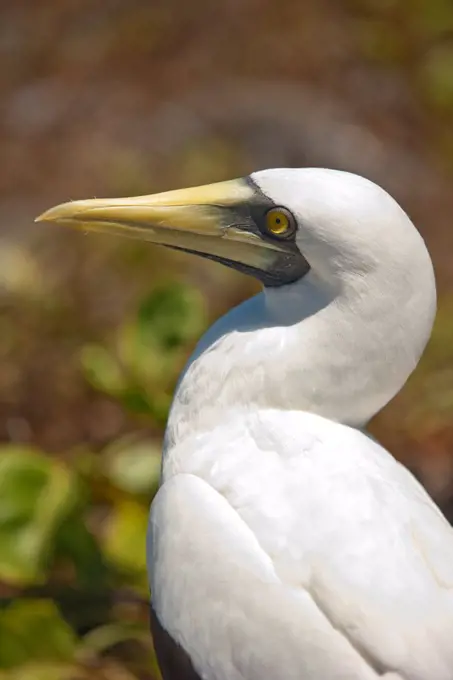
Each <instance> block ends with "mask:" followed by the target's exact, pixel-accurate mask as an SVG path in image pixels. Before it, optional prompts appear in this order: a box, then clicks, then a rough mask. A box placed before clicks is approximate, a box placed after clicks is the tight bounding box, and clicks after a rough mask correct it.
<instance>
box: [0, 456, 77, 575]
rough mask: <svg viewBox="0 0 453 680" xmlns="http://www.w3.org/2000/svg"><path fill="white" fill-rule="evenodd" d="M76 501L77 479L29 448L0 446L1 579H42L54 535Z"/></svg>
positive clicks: (56, 463)
mask: <svg viewBox="0 0 453 680" xmlns="http://www.w3.org/2000/svg"><path fill="white" fill-rule="evenodd" d="M77 499H78V486H77V482H76V477H75V475H74V474H72V473H71V472H70V471H69V470H68V469H67V468H66V467H64V466H63V465H62V464H61V463H59V462H57V461H56V460H54V459H52V458H49V457H47V456H45V455H43V454H40V453H39V452H37V451H35V450H33V449H31V448H30V449H27V448H23V447H20V446H13V445H11V446H4V447H0V578H2V579H3V580H5V581H7V582H10V583H16V584H29V583H34V582H39V581H41V580H42V579H43V578H44V575H45V572H46V567H47V566H48V564H49V560H50V557H51V554H52V549H53V540H54V537H55V535H56V533H57V531H58V529H59V527H60V526H61V524H62V523H63V521H64V520H65V518H66V517H67V516H68V514H69V513H70V512H71V510H72V509H73V508H74V507H75V505H76V503H77Z"/></svg>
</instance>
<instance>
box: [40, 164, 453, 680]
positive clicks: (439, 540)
mask: <svg viewBox="0 0 453 680" xmlns="http://www.w3.org/2000/svg"><path fill="white" fill-rule="evenodd" d="M39 219H41V220H45V221H51V222H60V223H62V224H68V225H72V226H77V227H80V228H81V229H83V230H86V229H93V230H98V231H108V232H112V231H114V232H119V233H124V234H127V235H130V236H135V237H138V238H141V239H144V240H148V241H152V242H154V243H158V244H161V245H165V246H168V247H170V248H175V249H179V250H184V251H187V252H190V253H196V254H198V255H201V256H202V257H207V258H210V259H212V260H216V261H218V262H222V263H224V264H226V265H228V266H229V267H233V268H235V269H238V270H240V271H242V272H246V273H248V274H251V275H252V276H255V277H257V278H258V279H259V280H260V281H261V282H262V284H263V287H264V289H263V292H262V293H260V294H258V295H256V296H255V297H253V298H251V299H250V300H248V301H247V302H245V303H244V304H241V305H239V306H238V307H236V308H235V309H233V310H232V311H231V312H229V313H228V314H226V316H224V317H223V318H221V319H220V320H219V321H217V323H215V324H214V326H213V327H212V328H211V329H210V330H208V332H207V333H206V335H205V336H204V337H203V338H202V340H201V341H200V343H199V345H198V347H197V348H196V350H195V353H194V355H193V356H192V358H191V359H190V361H189V363H188V365H187V367H186V369H185V371H184V373H183V375H182V377H181V379H180V381H179V385H178V387H177V390H176V393H175V396H174V401H173V405H172V408H171V412H170V416H169V419H168V425H167V430H166V434H165V441H164V452H163V464H162V479H161V486H160V489H159V491H158V493H157V495H156V497H155V498H154V501H153V503H152V508H151V514H150V523H149V539H148V545H147V555H148V564H149V576H150V585H151V591H152V628H153V632H154V637H155V643H156V650H157V655H158V659H159V662H160V665H161V669H162V673H163V677H164V679H165V680H187V679H189V678H190V679H191V680H200V679H202V680H277V679H279V680H340V679H341V680H371V679H375V678H386V679H387V680H452V679H453V530H452V528H451V527H450V525H449V524H448V522H447V521H446V519H445V518H444V516H443V515H442V513H441V512H440V510H439V509H438V508H437V506H436V505H435V504H434V503H433V501H432V500H431V499H430V497H429V496H428V494H427V493H426V492H425V490H424V489H423V488H422V486H421V485H420V484H419V483H418V482H417V481H416V479H415V478H414V477H413V476H412V475H411V474H410V472H409V471H408V470H406V469H405V468H404V467H403V466H402V465H400V464H399V463H398V462H397V461H396V460H395V459H394V458H393V457H392V456H391V455H390V453H388V452H387V451H386V450H385V449H384V448H382V447H381V446H380V445H379V443H377V442H376V441H375V440H374V439H373V438H371V437H370V436H369V435H368V434H367V433H366V431H365V426H366V424H367V422H368V421H369V420H370V418H372V416H374V414H375V413H377V412H378V411H379V410H380V409H381V408H382V407H383V406H384V405H385V404H387V402H388V401H389V400H390V399H392V397H393V396H394V395H395V394H396V393H397V392H398V391H399V390H400V389H401V387H402V386H403V385H404V383H405V382H406V380H407V378H408V377H409V375H410V374H411V373H412V371H413V370H414V368H415V367H416V365H417V363H418V361H419V359H420V356H421V354H422V352H423V350H424V347H425V345H426V343H427V341H428V338H429V336H430V333H431V328H432V324H433V319H434V316H435V309H436V290H435V280H434V274H433V268H432V263H431V260H430V257H429V254H428V252H427V249H426V247H425V245H424V242H423V240H422V238H421V236H420V234H419V233H418V231H417V230H416V229H415V227H414V226H413V224H412V222H411V221H410V219H409V217H408V216H407V215H406V213H405V212H404V211H403V210H402V209H401V208H400V206H399V205H398V204H397V203H396V202H395V200H393V198H391V197H390V196H389V195H388V194H387V193H386V192H385V191H384V190H383V189H381V188H380V187H378V186H377V185H375V184H374V183H372V182H370V181H368V180H366V179H364V178H362V177H359V176H356V175H353V174H349V173H345V172H340V171H334V170H326V169H319V168H304V169H272V170H264V171H259V172H255V173H253V174H252V175H251V176H249V177H247V178H246V179H240V180H233V181H227V182H221V183H217V184H212V185H208V186H203V187H197V188H190V189H184V190H178V191H170V192H166V193H160V194H157V195H152V196H142V197H134V198H125V199H105V200H103V199H94V200H86V201H74V202H71V203H66V204H63V205H60V206H57V207H56V208H52V209H51V210H49V211H48V212H46V213H44V214H43V215H42V216H41V218H39Z"/></svg>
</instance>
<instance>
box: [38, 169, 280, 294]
mask: <svg viewBox="0 0 453 680" xmlns="http://www.w3.org/2000/svg"><path fill="white" fill-rule="evenodd" d="M271 206H272V202H271V201H270V200H269V199H267V198H266V197H265V196H263V195H262V194H261V193H260V192H258V191H257V189H256V188H255V187H254V185H253V183H252V182H249V181H248V180H247V179H239V180H230V181H227V182H219V183H216V184H209V185H206V186H200V187H194V188H190V189H180V190H177V191H168V192H164V193H159V194H154V195H150V196H136V197H132V198H115V199H101V198H96V199H89V200H82V201H72V202H69V203H63V204H61V205H58V206H56V207H54V208H51V209H50V210H47V211H46V212H44V213H43V214H42V215H40V216H39V217H38V218H37V220H36V221H43V222H56V223H58V224H62V225H69V226H72V227H77V228H78V229H81V230H83V231H102V232H114V233H119V234H124V235H126V236H132V237H135V238H139V239H143V240H145V241H151V242H153V243H158V244H160V245H165V246H168V247H170V248H174V249H178V250H185V251H188V252H192V253H197V254H199V255H202V256H204V257H208V258H210V259H213V260H217V261H219V262H222V263H224V264H227V265H229V266H231V267H234V268H235V269H239V270H242V271H246V272H247V273H251V274H255V275H256V276H257V277H258V278H260V279H261V280H262V281H263V282H264V283H266V277H269V276H270V277H271V278H272V276H273V274H272V271H273V270H274V268H275V265H276V262H277V260H279V259H280V258H281V257H282V256H283V257H286V256H287V255H288V246H287V244H285V243H280V242H278V241H271V240H268V239H265V238H263V235H262V234H261V232H260V230H259V228H258V226H257V221H258V220H257V216H258V217H260V215H261V216H262V215H263V214H265V212H266V210H267V209H268V208H269V207H271ZM270 285H272V284H270Z"/></svg>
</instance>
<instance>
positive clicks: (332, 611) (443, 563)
mask: <svg viewBox="0 0 453 680" xmlns="http://www.w3.org/2000/svg"><path fill="white" fill-rule="evenodd" d="M299 420H300V419H299ZM279 422H280V423H281V422H282V419H281V418H280V419H279ZM274 425H275V427H271V428H270V429H269V430H268V432H271V434H270V435H268V436H267V439H266V435H265V430H266V419H261V423H260V435H259V436H260V441H261V442H266V447H267V448H269V447H270V446H271V445H272V443H271V442H272V440H273V446H274V449H275V450H278V451H279V461H280V462H279V465H280V470H281V472H280V474H277V470H276V471H275V473H274V475H273V479H274V481H273V482H272V484H269V485H268V487H267V488H268V499H267V500H266V501H264V503H265V505H264V506H263V507H266V504H267V506H268V507H270V508H273V509H274V510H273V512H272V513H269V512H268V513H267V516H266V515H265V514H263V511H262V509H261V510H260V513H258V512H255V514H253V513H250V511H249V510H247V503H246V502H244V499H242V500H241V501H240V503H239V504H238V505H237V507H238V510H239V512H240V513H242V514H243V515H244V516H247V517H248V522H249V523H250V524H251V525H252V526H253V528H254V531H255V534H256V535H257V536H258V538H259V541H260V543H261V544H262V545H264V546H265V547H266V550H267V552H268V554H272V559H273V564H274V567H275V570H276V573H277V574H278V576H279V577H280V578H281V580H282V581H283V582H285V583H286V584H290V585H292V587H293V588H295V589H297V587H298V583H299V584H300V586H301V587H302V588H303V589H304V590H305V592H307V593H309V595H310V597H311V600H312V601H313V602H314V603H315V604H316V606H317V607H318V610H319V611H320V612H322V613H323V614H324V616H325V617H326V619H327V620H328V621H329V622H330V625H331V626H332V627H333V628H334V629H335V630H337V631H338V632H341V634H342V635H344V637H345V639H347V640H348V641H349V642H350V644H351V645H352V646H353V647H354V648H355V649H356V650H357V652H358V653H360V655H361V656H362V658H363V659H365V660H367V662H368V663H369V665H370V666H371V667H372V668H374V669H375V671H376V672H377V673H384V672H389V673H390V672H393V673H397V674H399V675H401V677H403V678H405V679H406V680H452V679H453V644H452V640H453V638H452V633H453V529H452V528H451V527H450V525H449V524H448V523H447V521H446V520H445V518H444V517H443V515H442V514H441V513H440V511H439V510H438V508H437V507H436V506H435V505H434V503H433V502H432V500H431V499H430V498H429V496H428V495H427V493H426V492H425V491H424V489H423V488H422V487H421V485H420V484H419V483H418V482H417V481H416V480H415V478H414V477H413V476H412V475H411V474H410V473H409V472H408V471H407V470H406V469H405V468H404V467H403V466H401V465H400V464H399V463H397V462H396V461H395V460H394V459H393V457H392V456H390V455H389V454H388V453H387V452H386V451H385V450H384V449H382V447H380V446H379V445H378V444H377V443H376V442H374V441H372V440H371V439H370V438H369V437H367V436H366V435H364V434H363V433H361V432H359V431H357V430H353V429H351V428H347V427H344V426H341V425H337V424H335V423H330V422H329V421H327V422H326V421H325V420H323V419H316V418H314V417H313V418H312V417H308V418H307V422H306V423H305V425H304V426H303V427H302V430H303V432H304V435H303V436H302V439H298V436H297V435H296V434H294V433H296V432H298V429H297V425H296V423H291V422H290V420H289V419H288V420H287V421H286V422H285V428H284V430H283V429H282V428H281V426H280V425H279V426H277V425H276V424H274ZM279 428H280V429H279ZM310 428H311V430H310ZM299 430H300V422H299ZM288 432H289V433H292V434H289V435H288V434H287V433H288ZM255 440H256V441H257V437H255ZM261 454H262V460H263V461H264V459H265V454H264V452H263V451H261ZM282 461H283V462H282ZM263 464H264V463H262V465H263ZM245 474H247V473H245ZM254 474H255V476H256V475H257V472H256V471H255V473H254ZM250 483H251V482H250ZM279 486H280V487H281V488H280V490H279ZM274 494H277V495H276V496H275V495H274ZM235 502H237V501H235ZM256 507H258V505H257V504H256ZM275 508H278V509H279V512H280V513H281V515H282V516H283V518H284V521H282V520H281V518H280V519H279V521H278V522H277V523H275V515H276V514H278V513H275ZM244 511H245V514H244ZM274 523H275V527H276V528H275V530H273V529H272V525H273V524H274ZM275 538H278V541H276V540H274V539H275Z"/></svg>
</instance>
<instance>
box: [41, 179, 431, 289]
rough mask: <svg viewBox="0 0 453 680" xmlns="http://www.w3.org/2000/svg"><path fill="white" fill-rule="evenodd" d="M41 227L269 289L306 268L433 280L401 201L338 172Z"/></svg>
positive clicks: (86, 211) (189, 194) (110, 209)
mask: <svg viewBox="0 0 453 680" xmlns="http://www.w3.org/2000/svg"><path fill="white" fill-rule="evenodd" d="M38 220H43V221H49V222H58V223H61V224H67V225H70V226H73V227H78V228H79V229H82V230H84V231H88V230H94V231H105V232H116V233H119V234H124V235H126V236H131V237H134V238H139V239H143V240H145V241H151V242H154V243H157V244H160V245H164V246H167V247H169V248H173V249H178V250H183V251H186V252H190V253H195V254H198V255H201V256H203V257H207V258H209V259H212V260H215V261H218V262H221V263H223V264H225V265H228V266H230V267H232V268H234V269H237V270H239V271H242V272H244V273H248V274H251V275H252V276H255V277H256V278H258V279H259V280H260V281H261V282H262V283H263V284H264V285H265V286H266V287H269V288H275V287H281V286H284V285H287V284H291V283H294V282H295V281H298V280H299V279H302V278H303V277H304V276H305V275H306V274H307V273H308V272H309V271H310V270H313V271H314V272H315V273H316V274H317V275H319V277H320V278H321V279H323V280H324V281H326V283H332V284H337V283H341V282H344V281H348V280H349V279H350V278H351V277H354V276H356V275H358V276H359V277H363V276H364V275H366V274H367V273H371V272H373V271H374V269H376V268H379V267H386V268H388V271H389V275H390V276H391V272H392V269H393V271H395V270H398V273H399V275H400V276H401V275H404V273H405V271H406V270H407V276H406V278H408V277H409V278H410V277H411V272H413V274H414V275H417V276H418V277H419V282H420V277H421V278H422V279H429V278H430V277H431V278H432V269H431V263H430V259H429V255H428V254H427V251H426V248H425V246H424V244H423V241H422V239H421V237H420V235H419V234H418V232H417V231H416V229H415V228H414V227H413V225H412V223H411V222H410V220H409V218H408V217H407V216H406V214H405V213H404V212H403V210H402V209H401V208H400V207H399V206H398V204H397V203H396V202H395V201H394V200H393V199H392V198H391V197H390V196H389V195H388V194H387V193H386V192H385V191H384V190H383V189H381V188H380V187H378V186H377V185H375V184H373V183H372V182H370V181H368V180H366V179H364V178H362V177H359V176H357V175H353V174H350V173H346V172H340V171H335V170H325V169H317V168H304V169H272V170H263V171H259V172H256V173H253V174H252V175H250V176H249V177H247V178H245V179H238V180H230V181H226V182H219V183H216V184H211V185H206V186H201V187H193V188H190V189H181V190H176V191H168V192H164V193H159V194H154V195H149V196H138V197H132V198H116V199H89V200H82V201H72V202H69V203H63V204H61V205H58V206H56V207H55V208H51V209H50V210H48V211H47V212H45V213H43V214H42V215H41V216H40V217H39V218H38Z"/></svg>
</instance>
